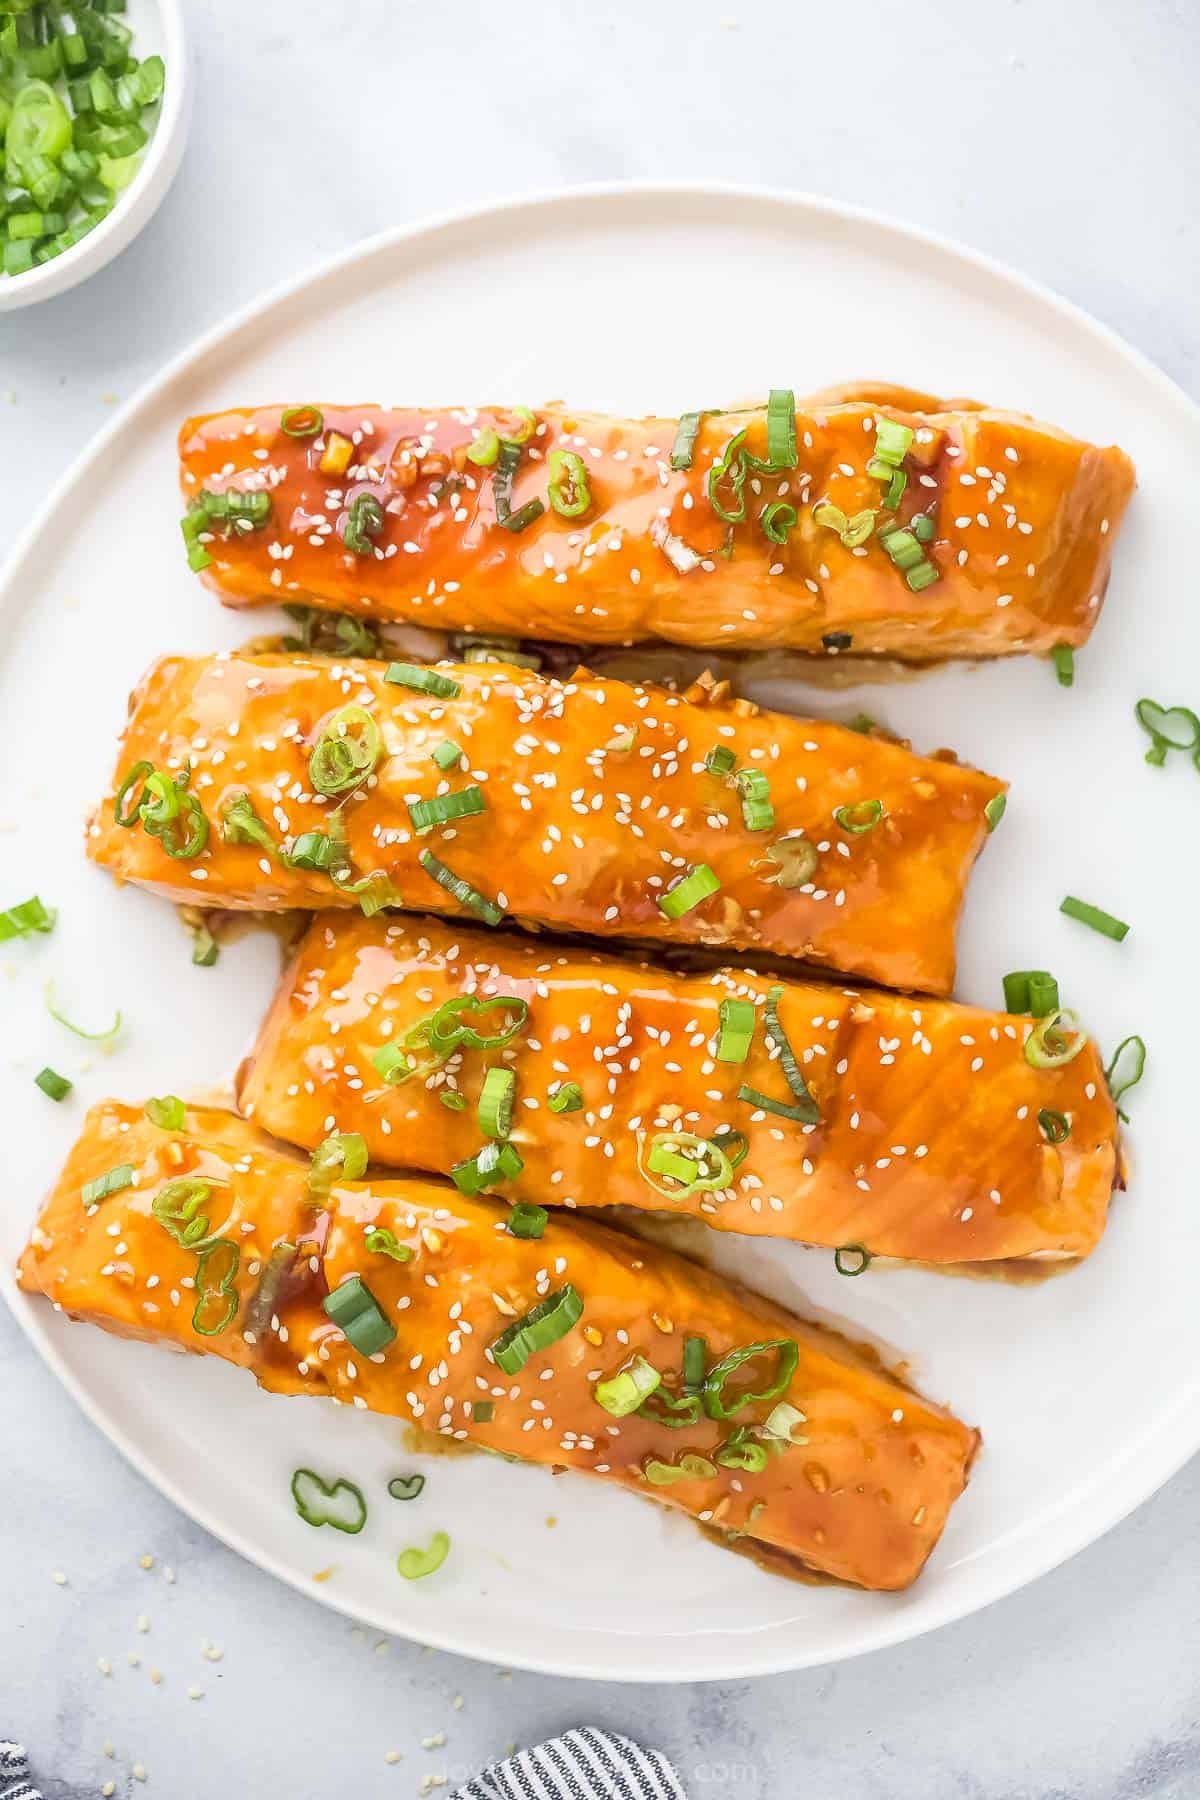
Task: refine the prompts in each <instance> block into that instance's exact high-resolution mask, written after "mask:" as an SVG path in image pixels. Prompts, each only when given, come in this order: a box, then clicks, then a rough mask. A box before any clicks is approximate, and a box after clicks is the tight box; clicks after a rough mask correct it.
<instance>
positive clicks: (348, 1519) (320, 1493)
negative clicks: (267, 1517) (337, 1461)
mask: <svg viewBox="0 0 1200 1800" xmlns="http://www.w3.org/2000/svg"><path fill="white" fill-rule="evenodd" d="M292 1499H293V1501H294V1502H295V1506H296V1511H297V1512H298V1513H299V1514H300V1517H301V1518H302V1519H303V1520H304V1523H305V1524H306V1525H332V1526H333V1529H334V1530H335V1531H344V1532H346V1534H347V1535H348V1536H349V1537H357V1536H358V1533H359V1532H360V1531H361V1530H362V1528H363V1526H364V1525H365V1524H366V1522H367V1503H366V1501H365V1500H364V1499H363V1493H362V1489H361V1488H359V1487H356V1486H355V1485H354V1483H353V1482H352V1481H347V1480H345V1478H344V1477H343V1476H340V1475H339V1476H338V1477H337V1478H336V1480H334V1481H332V1482H325V1481H322V1480H321V1477H320V1476H319V1475H315V1474H314V1473H313V1471H312V1470H311V1469H297V1470H296V1472H295V1474H294V1475H293V1476H292Z"/></svg>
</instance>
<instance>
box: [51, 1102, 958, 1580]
mask: <svg viewBox="0 0 1200 1800" xmlns="http://www.w3.org/2000/svg"><path fill="white" fill-rule="evenodd" d="M316 1167H317V1165H316V1164H314V1165H313V1169H312V1170H310V1166H309V1164H308V1163H307V1161H302V1160H300V1159H298V1158H296V1157H295V1156H294V1155H292V1154H290V1153H288V1152H287V1151H285V1150H283V1149H282V1148H281V1147H279V1146H278V1145H276V1144H274V1143H273V1142H272V1141H271V1140H270V1139H269V1138H267V1137H265V1136H264V1135H263V1134H262V1133H261V1132H260V1131H258V1130H257V1129H256V1128H255V1127H254V1126H252V1125H249V1124H246V1123H245V1122H244V1121H242V1120H241V1119H238V1118H236V1117H234V1116H233V1115H231V1114H229V1113H225V1112H219V1111H215V1110H211V1109H205V1108H190V1109H187V1110H186V1111H184V1109H182V1107H180V1108H179V1112H178V1114H177V1115H176V1121H173V1122H172V1123H171V1124H170V1125H168V1126H165V1127H164V1126H159V1125H156V1124H152V1123H151V1122H150V1120H149V1119H148V1118H147V1117H146V1116H145V1114H144V1113H143V1111H142V1109H141V1108H139V1107H134V1106H128V1105H123V1104H121V1103H119V1102H117V1101H107V1102H105V1103H103V1104H102V1105H99V1106H96V1107H94V1108H93V1109H92V1111H91V1112H90V1113H89V1114H88V1117H87V1122H86V1124H85V1126H84V1130H83V1134H82V1136H81V1138H80V1139H79V1142H78V1143H77V1144H76V1146H75V1148H74V1150H73V1151H72V1152H71V1155H70V1157H69V1158H68V1161H67V1165H66V1167H65V1169H64V1170H63V1173H62V1177H61V1179H60V1181H59V1183H58V1185H57V1187H56V1188H55V1190H54V1192H53V1193H52V1194H51V1196H50V1198H49V1199H48V1201H47V1202H46V1205H45V1207H44V1209H43V1211H42V1213H41V1216H40V1218H39V1219H38V1221H37V1224H36V1226H35V1227H34V1230H33V1233H32V1235H31V1238H30V1241H29V1244H28V1246H27V1248H26V1250H25V1251H24V1253H23V1255H22V1258H21V1263H20V1270H19V1279H20V1284H21V1286H22V1287H23V1288H24V1289H25V1290H26V1291H27V1292H30V1293H37V1294H42V1295H45V1296H46V1298H47V1299H49V1300H51V1301H52V1302H53V1303H54V1305H55V1306H56V1307H58V1308H60V1309H61V1310H62V1311H63V1312H65V1313H67V1314H69V1315H70V1316H71V1317H72V1318H75V1319H81V1320H86V1321H88V1322H90V1323H91V1324H94V1325H99V1326H101V1327H102V1328H103V1329H105V1330H107V1331H112V1332H116V1333H118V1334H120V1335H124V1336H126V1337H132V1338H140V1339H144V1340H146V1341H147V1342H149V1343H158V1344H165V1345H170V1346H172V1347H173V1348H175V1349H184V1350H189V1351H192V1352H194V1353H197V1354H208V1355H214V1356H219V1357H222V1358H223V1359H224V1360H225V1361H227V1362H231V1363H234V1364H237V1365H238V1366H240V1367H242V1368H246V1369H249V1370H250V1371H251V1372H252V1373H253V1374H254V1376H255V1377H256V1379H257V1380H258V1382H259V1383H260V1384H261V1386H263V1387H264V1388H267V1389H270V1390H272V1391H274V1392H277V1393H281V1394H311V1395H326V1396H328V1395H332V1396H334V1397H335V1398H337V1399H338V1400H340V1401H342V1402H343V1403H344V1404H347V1405H349V1404H351V1403H353V1404H354V1405H357V1406H359V1407H366V1408H367V1409H369V1410H370V1411H372V1412H378V1413H384V1414H389V1415H394V1416H398V1417H400V1418H404V1419H408V1420H412V1421H414V1422H415V1423H417V1424H419V1425H421V1426H422V1427H424V1428H425V1429H427V1430H429V1431H433V1432H438V1433H441V1434H443V1435H446V1436H449V1437H451V1438H456V1439H460V1440H465V1441H469V1442H471V1443H474V1444H477V1445H479V1446H481V1447H483V1448H486V1449H489V1450H493V1451H497V1452H500V1453H501V1454H503V1455H506V1456H514V1457H518V1458H520V1459H522V1460H524V1461H526V1462H532V1463H538V1464H541V1465H543V1466H546V1467H551V1468H555V1469H575V1470H580V1471H582V1472H584V1473H587V1474H591V1475H593V1476H595V1477H596V1478H597V1479H600V1480H604V1481H607V1482H611V1483H616V1484H618V1485H620V1486H621V1487H624V1488H626V1489H627V1490H629V1491H630V1492H633V1493H639V1494H645V1495H649V1496H650V1497H652V1498H654V1499H656V1500H658V1501H660V1502H662V1503H663V1504H665V1505H668V1506H672V1507H675V1508H677V1509H679V1510H680V1511H682V1512H684V1513H686V1514H689V1515H691V1516H692V1517H693V1518H695V1519H697V1520H699V1521H700V1522H701V1523H703V1524H706V1525H708V1526H710V1527H711V1528H712V1529H714V1530H715V1531H718V1532H721V1533H729V1534H730V1535H731V1537H732V1536H733V1535H734V1534H737V1536H738V1537H739V1539H740V1541H741V1542H742V1543H743V1545H744V1544H745V1543H746V1542H747V1541H749V1542H751V1543H753V1544H754V1545H756V1546H759V1547H761V1548H762V1549H763V1550H765V1551H767V1552H770V1553H773V1554H776V1555H781V1556H783V1557H784V1558H786V1559H790V1562H791V1563H792V1564H793V1565H794V1566H798V1567H803V1568H804V1569H808V1570H815V1571H818V1572H820V1573H821V1574H824V1575H828V1576H833V1577H836V1578H838V1579H840V1580H842V1581H847V1582H854V1583H857V1584H858V1585H860V1586H862V1587H867V1588H885V1589H890V1588H902V1587H905V1586H907V1585H908V1583H910V1582H911V1581H912V1580H913V1579H914V1578H915V1577H916V1576H917V1575H918V1574H919V1573H920V1571H921V1568H922V1566H923V1565H924V1563H925V1560H926V1558H927V1557H928V1556H929V1553H930V1551H931V1550H932V1549H933V1547H934V1545H935V1544H936V1543H937V1541H938V1538H939V1537H940V1535H941V1532H942V1529H943V1527H944V1525H945V1522H946V1517H947V1514H948V1513H949V1510H950V1507H951V1505H952V1504H953V1502H954V1501H955V1500H956V1499H957V1497H958V1495H959V1494H960V1493H961V1492H962V1489H963V1487H964V1485H965V1483H966V1479H967V1474H968V1471H969V1468H970V1465H971V1461H972V1458H973V1456H974V1454H975V1451H976V1447H977V1444H978V1434H977V1433H976V1432H975V1431H973V1430H972V1429H971V1428H970V1427H968V1426H966V1425H963V1424H961V1423H960V1422H959V1421H958V1420H957V1419H955V1418H954V1417H953V1416H952V1415H951V1414H950V1413H949V1412H947V1411H945V1410H943V1409H942V1408H940V1407H938V1406H934V1405H932V1404H931V1403H930V1402H928V1401H926V1400H924V1399H922V1398H921V1397H920V1396H918V1395H916V1394H914V1393H913V1392H912V1391H911V1390H910V1389H909V1388H908V1387H906V1386H904V1385H902V1384H901V1383H899V1382H898V1381H896V1380H895V1379H894V1378H892V1377H891V1376H889V1375H888V1374H886V1373H885V1372H883V1371H882V1370H881V1369H880V1368H879V1367H878V1366H877V1365H876V1364H875V1363H874V1362H873V1361H872V1360H871V1359H870V1357H869V1356H868V1355H867V1354H866V1353H864V1352H861V1351H857V1350H856V1349H855V1348H854V1347H852V1346H851V1345H850V1344H848V1343H846V1342H845V1341H844V1340H843V1339H841V1338H839V1337H838V1336H837V1335H835V1334H833V1333H830V1332H829V1331H827V1330H825V1329H822V1328H819V1327H816V1326H811V1325H806V1324H803V1323H801V1322H800V1321H799V1320H796V1319H794V1318H792V1317H791V1316H790V1315H789V1314H788V1313H786V1312H784V1311H783V1310H782V1309H781V1308H779V1307H777V1306H774V1305H772V1304H769V1303H768V1302H767V1301H764V1300H760V1299H757V1298H756V1297H755V1296H753V1295H751V1294H748V1293H745V1292H743V1291H742V1290H740V1289H737V1288H734V1287H732V1286H730V1285H728V1284H726V1283H725V1282H723V1281H721V1280H720V1279H718V1278H717V1277H716V1276H714V1275H712V1274H710V1273H708V1272H707V1271H705V1270H703V1269H701V1268H699V1267H697V1266H696V1265H694V1264H692V1263H689V1262H687V1261H685V1260H684V1259H683V1258H680V1257H677V1256H674V1255H672V1254H670V1253H669V1252H667V1251H664V1250H660V1249H657V1248H655V1247H653V1246H651V1245H647V1244H645V1243H641V1242H639V1241H637V1240H634V1239H627V1238H623V1237H621V1236H620V1235H618V1234H617V1233H614V1232H611V1231H608V1230H607V1229H605V1228H604V1227H603V1226H599V1225H594V1224H590V1223H586V1222H584V1221H582V1220H577V1219H571V1218H567V1217H565V1216H563V1215H559V1216H557V1217H555V1218H554V1219H552V1220H551V1221H550V1222H549V1223H548V1224H547V1225H546V1227H545V1232H544V1235H543V1236H542V1237H540V1238H536V1239H534V1238H528V1237H519V1236H515V1235H513V1234H512V1233H511V1232H510V1230H509V1229H508V1228H507V1226H506V1222H505V1221H506V1209H505V1208H504V1207H502V1206H499V1205H497V1204H496V1203H495V1202H494V1201H490V1200H487V1199H480V1198H468V1197H466V1196H463V1195H461V1194H458V1193H456V1192H455V1190H454V1189H453V1188H452V1187H449V1186H448V1185H446V1184H439V1183H436V1182H433V1181H426V1180H419V1179H414V1178H407V1179H400V1178H398V1177H385V1178H380V1179H365V1180H364V1179H354V1180H350V1179H344V1178H340V1177H338V1176H336V1175H329V1174H328V1173H327V1177H326V1179H325V1181H324V1182H323V1183H321V1184H320V1192H317V1191H316V1183H315V1169H316ZM310 1183H311V1184H312V1185H310ZM92 1184H97V1185H95V1186H93V1185H92ZM339 1320H340V1321H341V1323H339V1322H338V1321H339ZM685 1346H686V1348H685ZM752 1347H753V1348H752ZM742 1351H749V1352H750V1354H748V1355H746V1356H739V1355H738V1353H739V1352H742ZM685 1371H687V1372H688V1373H689V1375H690V1377H691V1379H690V1381H689V1382H687V1383H685V1381H684V1373H685ZM485 1402H486V1404H485ZM631 1402H632V1403H633V1404H634V1405H636V1410H632V1408H631ZM664 1416H667V1417H669V1420H670V1424H669V1425H667V1424H664V1422H663V1420H664ZM531 1424H536V1425H537V1427H538V1429H530V1426H531Z"/></svg>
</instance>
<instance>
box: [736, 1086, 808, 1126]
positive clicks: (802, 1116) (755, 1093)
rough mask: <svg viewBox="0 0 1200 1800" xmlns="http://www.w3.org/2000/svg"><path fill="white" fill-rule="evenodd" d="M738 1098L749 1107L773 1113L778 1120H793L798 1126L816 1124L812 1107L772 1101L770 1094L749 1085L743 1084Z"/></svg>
mask: <svg viewBox="0 0 1200 1800" xmlns="http://www.w3.org/2000/svg"><path fill="white" fill-rule="evenodd" d="M737 1097H738V1099H739V1100H741V1101H744V1102H745V1104H746V1105H747V1106H753V1107H756V1108H758V1109H759V1110H760V1111H762V1112H768V1113H773V1114H774V1115H775V1117H776V1118H777V1119H791V1120H793V1121H794V1123H796V1124H798V1125H812V1124H814V1123H815V1120H814V1119H813V1116H812V1108H811V1106H805V1105H803V1104H801V1105H797V1106H793V1105H790V1104H789V1103H788V1102H787V1101H786V1100H772V1098H771V1096H770V1095H769V1094H764V1093H761V1092H760V1090H759V1089H758V1088H755V1087H750V1086H749V1084H748V1083H743V1084H742V1086H741V1087H740V1088H739V1089H738V1091H737Z"/></svg>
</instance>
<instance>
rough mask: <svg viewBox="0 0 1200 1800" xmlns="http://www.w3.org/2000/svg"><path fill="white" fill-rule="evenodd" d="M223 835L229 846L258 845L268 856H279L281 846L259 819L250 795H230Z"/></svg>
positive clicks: (223, 818) (226, 802)
mask: <svg viewBox="0 0 1200 1800" xmlns="http://www.w3.org/2000/svg"><path fill="white" fill-rule="evenodd" d="M221 835H222V837H223V838H224V839H225V842H226V843H227V844H257V845H258V846H259V848H260V849H262V850H265V851H266V852H267V854H268V856H278V854H279V845H278V844H277V843H276V842H275V839H274V838H273V837H272V835H271V832H270V829H269V828H268V827H267V826H266V825H264V824H263V821H262V820H261V819H260V818H259V816H258V813H257V811H256V809H255V806H254V802H253V801H252V800H251V798H250V796H249V794H244V793H243V794H230V795H229V797H228V798H227V799H226V800H225V802H224V804H223V817H222V821H221Z"/></svg>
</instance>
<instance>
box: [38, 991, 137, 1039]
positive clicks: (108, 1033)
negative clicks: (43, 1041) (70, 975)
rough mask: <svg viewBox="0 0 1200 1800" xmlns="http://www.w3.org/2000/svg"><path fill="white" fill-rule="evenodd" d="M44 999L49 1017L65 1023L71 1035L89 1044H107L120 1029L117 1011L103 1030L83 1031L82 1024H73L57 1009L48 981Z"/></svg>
mask: <svg viewBox="0 0 1200 1800" xmlns="http://www.w3.org/2000/svg"><path fill="white" fill-rule="evenodd" d="M45 1000H46V1011H47V1012H48V1013H49V1014H50V1017H51V1018H52V1019H55V1020H57V1022H58V1024H60V1025H65V1027H66V1029H67V1030H68V1031H69V1032H70V1033H71V1034H72V1036H74V1037H77V1038H84V1039H85V1040H86V1041H87V1042H88V1043H89V1044H104V1045H108V1044H112V1043H114V1042H115V1041H116V1038H117V1035H118V1033H119V1032H120V1029H121V1015H120V1013H119V1012H118V1013H114V1015H113V1022H112V1024H111V1025H106V1026H105V1027H104V1029H103V1031H85V1030H84V1029H83V1026H82V1025H76V1024H74V1023H73V1022H72V1020H70V1019H68V1017H67V1015H66V1013H65V1012H60V1011H59V1009H58V1007H57V1006H56V1005H55V1004H54V986H53V983H51V982H49V981H48V982H47V983H46V988H45Z"/></svg>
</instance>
